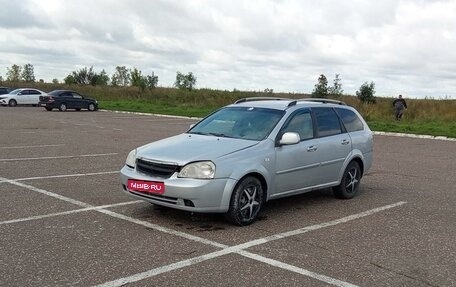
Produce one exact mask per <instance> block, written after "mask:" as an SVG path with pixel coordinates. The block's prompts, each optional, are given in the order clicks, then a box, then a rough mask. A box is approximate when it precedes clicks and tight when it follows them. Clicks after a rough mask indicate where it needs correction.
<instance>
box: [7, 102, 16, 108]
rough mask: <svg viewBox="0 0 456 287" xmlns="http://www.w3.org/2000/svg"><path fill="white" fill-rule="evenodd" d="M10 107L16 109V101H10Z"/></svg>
mask: <svg viewBox="0 0 456 287" xmlns="http://www.w3.org/2000/svg"><path fill="white" fill-rule="evenodd" d="M8 106H10V107H15V106H17V102H16V100H9V102H8Z"/></svg>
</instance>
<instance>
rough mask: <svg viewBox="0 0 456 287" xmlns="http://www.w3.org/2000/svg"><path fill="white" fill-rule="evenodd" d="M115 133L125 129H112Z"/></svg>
mask: <svg viewBox="0 0 456 287" xmlns="http://www.w3.org/2000/svg"><path fill="white" fill-rule="evenodd" d="M112 130H113V131H123V129H112Z"/></svg>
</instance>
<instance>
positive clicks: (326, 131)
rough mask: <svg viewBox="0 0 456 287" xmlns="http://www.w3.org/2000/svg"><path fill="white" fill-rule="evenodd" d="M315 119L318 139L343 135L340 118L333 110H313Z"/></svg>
mask: <svg viewBox="0 0 456 287" xmlns="http://www.w3.org/2000/svg"><path fill="white" fill-rule="evenodd" d="M312 113H313V114H314V117H315V122H316V128H317V135H318V137H326V136H332V135H337V134H340V133H342V128H341V126H340V121H339V117H338V116H337V114H336V112H335V111H334V110H333V109H332V108H312Z"/></svg>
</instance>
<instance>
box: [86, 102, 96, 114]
mask: <svg viewBox="0 0 456 287" xmlns="http://www.w3.org/2000/svg"><path fill="white" fill-rule="evenodd" d="M87 109H88V110H89V111H91V112H93V111H95V105H94V104H92V103H90V104H89V106H88V107H87Z"/></svg>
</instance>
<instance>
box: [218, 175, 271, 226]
mask: <svg viewBox="0 0 456 287" xmlns="http://www.w3.org/2000/svg"><path fill="white" fill-rule="evenodd" d="M263 202H264V191H263V187H262V185H261V182H260V181H259V180H258V179H257V178H256V177H253V176H248V177H246V178H244V179H242V180H241V181H240V182H239V183H238V184H237V186H236V188H235V189H234V191H233V194H232V195H231V201H230V207H229V210H228V213H227V214H226V218H227V219H228V220H229V221H231V222H232V223H234V224H237V225H241V226H244V225H249V224H251V223H252V222H254V221H255V219H256V218H257V215H258V213H259V212H260V209H261V207H262V206H263Z"/></svg>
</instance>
